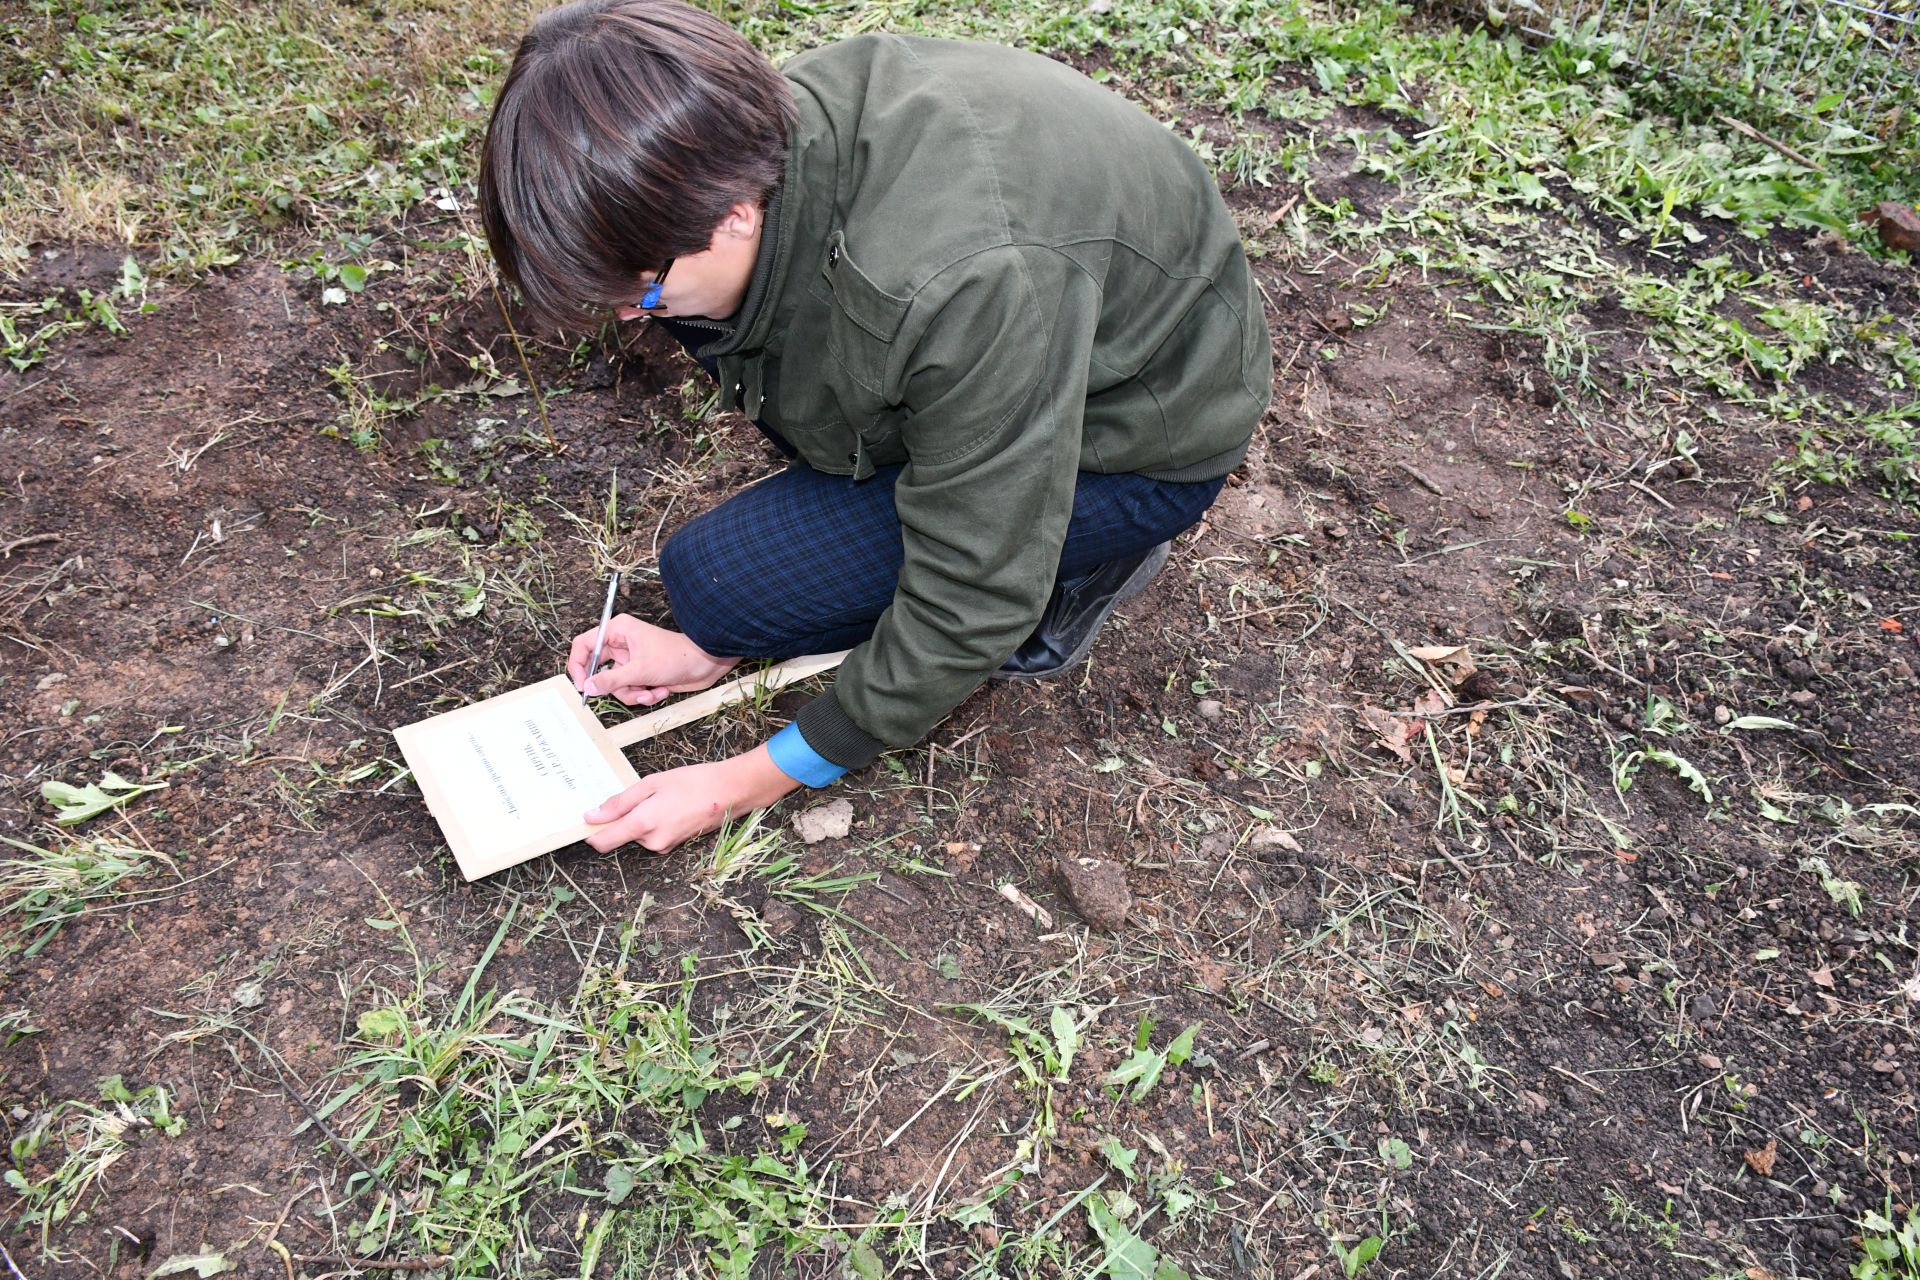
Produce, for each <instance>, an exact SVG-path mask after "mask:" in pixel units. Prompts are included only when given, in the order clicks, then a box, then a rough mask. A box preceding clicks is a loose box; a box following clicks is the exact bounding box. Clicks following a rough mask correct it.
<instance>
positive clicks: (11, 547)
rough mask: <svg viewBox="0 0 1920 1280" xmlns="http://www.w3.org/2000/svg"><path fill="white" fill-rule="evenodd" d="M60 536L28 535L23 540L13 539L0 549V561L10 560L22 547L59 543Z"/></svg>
mask: <svg viewBox="0 0 1920 1280" xmlns="http://www.w3.org/2000/svg"><path fill="white" fill-rule="evenodd" d="M62 540H63V538H62V535H60V534H57V533H30V534H28V535H27V536H26V537H24V538H15V539H14V540H13V541H12V542H9V543H8V544H7V545H6V546H4V547H0V560H11V559H12V558H13V553H14V552H16V551H19V550H21V549H22V548H24V547H37V546H39V545H41V544H42V543H45V542H60V541H62Z"/></svg>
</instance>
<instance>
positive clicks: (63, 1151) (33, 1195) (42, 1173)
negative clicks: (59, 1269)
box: [6, 1075, 187, 1261]
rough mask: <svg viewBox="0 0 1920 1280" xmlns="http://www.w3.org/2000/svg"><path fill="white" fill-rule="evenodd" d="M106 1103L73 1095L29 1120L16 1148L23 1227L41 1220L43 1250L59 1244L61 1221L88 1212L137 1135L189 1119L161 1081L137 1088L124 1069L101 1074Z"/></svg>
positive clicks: (12, 1183) (14, 1175)
mask: <svg viewBox="0 0 1920 1280" xmlns="http://www.w3.org/2000/svg"><path fill="white" fill-rule="evenodd" d="M99 1098H100V1101H99V1104H98V1105H96V1104H94V1103H91V1102H82V1101H78V1100H72V1101H67V1102H61V1103H58V1104H56V1105H54V1106H53V1107H51V1108H49V1109H47V1110H45V1111H41V1112H38V1113H36V1114H34V1115H32V1116H30V1117H28V1119H27V1120H26V1122H25V1123H24V1124H23V1126H22V1127H21V1129H20V1130H19V1132H18V1136H16V1137H15V1138H14V1139H13V1142H12V1145H11V1147H10V1148H9V1153H8V1154H9V1156H10V1157H11V1161H12V1167H11V1168H9V1169H8V1170H7V1171H6V1184H7V1185H8V1186H9V1187H11V1188H13V1190H14V1193H15V1194H16V1195H18V1196H19V1197H20V1210H19V1213H18V1214H17V1215H15V1217H14V1218H13V1222H12V1225H13V1226H14V1227H16V1228H36V1227H37V1228H38V1229H39V1234H40V1247H41V1251H42V1253H43V1254H44V1255H45V1256H46V1257H47V1258H48V1259H49V1260H52V1261H57V1260H60V1255H59V1254H58V1253H57V1252H56V1251H55V1250H54V1249H53V1246H52V1232H53V1230H54V1228H56V1227H58V1226H60V1225H61V1224H63V1223H66V1222H69V1221H71V1220H73V1219H74V1218H75V1216H76V1215H79V1214H81V1213H82V1212H83V1211H84V1210H85V1209H86V1207H87V1205H88V1204H89V1202H90V1201H91V1199H92V1198H93V1196H94V1195H95V1194H96V1193H97V1192H98V1191H99V1190H100V1186H101V1183H102V1181H103V1180H104V1179H105V1178H106V1175H107V1171H108V1170H109V1169H111V1168H112V1167H113V1166H114V1164H115V1163H117V1162H118V1161H119V1160H120V1158H121V1157H122V1156H124V1155H126V1153H127V1152H128V1151H129V1150H130V1149H131V1146H132V1140H133V1135H135V1134H137V1133H139V1132H140V1131H142V1130H148V1129H151V1130H157V1131H158V1132H160V1133H162V1134H164V1135H166V1136H167V1137H178V1136H179V1135H180V1134H181V1133H182V1132H184V1131H185V1129H186V1127H187V1122H186V1120H185V1119H184V1118H182V1117H179V1116H176V1115H174V1114H173V1111H172V1099H171V1095H170V1094H169V1093H168V1091H167V1090H166V1089H165V1088H164V1087H163V1086H161V1085H157V1084H154V1085H147V1086H146V1087H145V1088H142V1089H139V1090H134V1089H131V1088H129V1087H128V1086H127V1084H126V1082H125V1081H124V1080H123V1079H122V1078H121V1077H119V1076H117V1075H116V1076H108V1077H107V1078H106V1079H104V1080H102V1081H101V1082H100V1086H99Z"/></svg>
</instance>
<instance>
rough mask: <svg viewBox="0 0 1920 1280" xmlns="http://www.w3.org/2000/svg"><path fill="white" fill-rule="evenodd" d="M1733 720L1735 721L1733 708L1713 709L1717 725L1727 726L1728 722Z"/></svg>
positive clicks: (1714, 720)
mask: <svg viewBox="0 0 1920 1280" xmlns="http://www.w3.org/2000/svg"><path fill="white" fill-rule="evenodd" d="M1732 719H1733V708H1732V707H1728V706H1718V707H1715V708H1714V709H1713V722H1714V723H1715V724H1726V723H1727V722H1728V721H1730V720H1732Z"/></svg>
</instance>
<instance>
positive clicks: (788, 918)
mask: <svg viewBox="0 0 1920 1280" xmlns="http://www.w3.org/2000/svg"><path fill="white" fill-rule="evenodd" d="M760 924H761V926H762V927H764V928H765V929H766V931H767V933H768V935H769V936H771V937H775V938H780V937H784V936H786V935H787V934H789V933H792V932H793V931H794V930H795V929H796V928H798V927H799V925H800V912H799V911H798V910H797V909H795V908H794V907H793V906H792V905H790V904H788V903H786V902H784V901H782V900H781V899H779V898H768V899H767V902H766V905H765V906H763V907H761V908H760Z"/></svg>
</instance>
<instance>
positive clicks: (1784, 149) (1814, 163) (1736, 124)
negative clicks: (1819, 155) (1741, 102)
mask: <svg viewBox="0 0 1920 1280" xmlns="http://www.w3.org/2000/svg"><path fill="white" fill-rule="evenodd" d="M1720 123H1721V124H1724V125H1725V126H1727V128H1729V129H1732V130H1733V131H1735V132H1736V133H1742V134H1745V135H1746V136H1747V137H1749V138H1752V139H1753V140H1754V141H1755V142H1757V143H1759V144H1760V145H1761V146H1763V147H1772V148H1773V149H1774V150H1775V151H1778V152H1779V153H1780V154H1781V155H1783V156H1785V157H1786V158H1787V159H1789V160H1791V161H1793V162H1794V163H1795V164H1798V165H1804V166H1806V167H1807V168H1809V169H1811V170H1813V171H1814V172H1815V173H1825V172H1826V171H1827V169H1826V166H1825V165H1823V164H1821V163H1820V162H1819V161H1818V160H1810V159H1808V158H1807V157H1806V156H1803V155H1801V154H1800V153H1799V152H1798V151H1795V150H1794V149H1793V148H1792V147H1790V146H1788V145H1787V144H1786V143H1784V142H1782V141H1780V139H1778V138H1770V137H1768V136H1767V135H1766V134H1764V133H1762V132H1760V131H1759V130H1758V129H1756V128H1754V127H1753V126H1752V125H1750V124H1748V123H1747V122H1746V121H1744V120H1735V119H1734V118H1733V117H1732V116H1721V117H1720Z"/></svg>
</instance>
